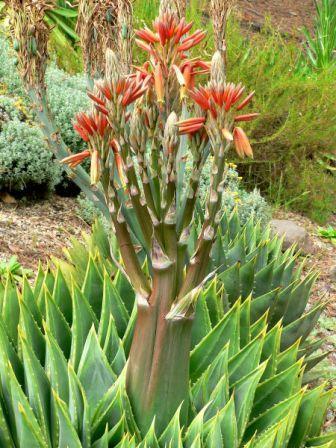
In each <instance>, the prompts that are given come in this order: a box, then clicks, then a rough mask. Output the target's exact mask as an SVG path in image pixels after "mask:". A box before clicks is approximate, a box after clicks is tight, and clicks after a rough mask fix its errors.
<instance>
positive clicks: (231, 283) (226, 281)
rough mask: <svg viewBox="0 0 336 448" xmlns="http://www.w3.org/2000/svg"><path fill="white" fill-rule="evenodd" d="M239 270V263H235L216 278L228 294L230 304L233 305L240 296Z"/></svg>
mask: <svg viewBox="0 0 336 448" xmlns="http://www.w3.org/2000/svg"><path fill="white" fill-rule="evenodd" d="M239 270H240V264H239V263H236V264H235V265H233V266H231V267H230V268H228V269H227V270H226V271H224V272H222V273H221V274H219V276H218V279H219V280H220V281H221V282H222V283H223V285H224V289H225V292H226V293H227V295H228V300H229V302H230V304H231V305H233V304H234V303H235V302H236V301H237V300H238V299H239V297H240V278H239Z"/></svg>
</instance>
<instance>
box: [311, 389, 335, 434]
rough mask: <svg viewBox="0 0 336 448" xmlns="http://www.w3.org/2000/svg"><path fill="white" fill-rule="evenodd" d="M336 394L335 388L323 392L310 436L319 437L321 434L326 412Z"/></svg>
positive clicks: (318, 402)
mask: <svg viewBox="0 0 336 448" xmlns="http://www.w3.org/2000/svg"><path fill="white" fill-rule="evenodd" d="M334 394H335V389H330V390H327V391H325V392H323V393H321V395H320V397H319V399H318V401H317V403H316V405H315V409H314V415H313V418H312V422H311V426H310V428H309V437H317V436H319V434H320V431H321V428H322V426H323V422H324V419H325V415H326V412H327V410H328V406H329V404H330V401H331V399H332V397H333V396H334Z"/></svg>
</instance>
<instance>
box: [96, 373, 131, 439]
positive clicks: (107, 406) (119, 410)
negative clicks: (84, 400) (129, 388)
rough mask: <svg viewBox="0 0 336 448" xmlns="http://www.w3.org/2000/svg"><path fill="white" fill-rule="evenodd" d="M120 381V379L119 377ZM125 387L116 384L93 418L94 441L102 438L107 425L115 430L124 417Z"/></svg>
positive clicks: (105, 396)
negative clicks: (123, 397)
mask: <svg viewBox="0 0 336 448" xmlns="http://www.w3.org/2000/svg"><path fill="white" fill-rule="evenodd" d="M119 379H120V377H119ZM122 396H123V385H121V384H120V383H119V382H115V383H114V384H113V385H112V387H110V389H109V390H108V391H107V392H106V393H105V395H104V397H103V398H102V399H101V401H100V403H99V404H98V406H97V408H96V410H95V412H94V414H93V416H92V431H91V433H92V434H93V436H94V439H97V438H99V437H101V436H102V435H103V433H104V431H105V428H106V425H108V427H109V428H113V427H114V426H115V425H116V424H117V423H118V422H119V420H120V419H121V417H122V416H123V415H124V402H123V399H122Z"/></svg>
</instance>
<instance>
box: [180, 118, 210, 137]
mask: <svg viewBox="0 0 336 448" xmlns="http://www.w3.org/2000/svg"><path fill="white" fill-rule="evenodd" d="M204 123H205V117H195V118H187V119H186V120H183V121H179V122H178V123H177V126H178V129H179V134H180V135H186V134H187V135H192V134H195V133H196V132H198V131H199V130H200V129H202V128H203V126H204Z"/></svg>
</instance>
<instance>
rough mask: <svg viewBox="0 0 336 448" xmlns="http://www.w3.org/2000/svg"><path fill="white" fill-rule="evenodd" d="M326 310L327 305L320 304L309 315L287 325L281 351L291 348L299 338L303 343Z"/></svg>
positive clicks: (283, 334) (283, 332)
mask: <svg viewBox="0 0 336 448" xmlns="http://www.w3.org/2000/svg"><path fill="white" fill-rule="evenodd" d="M324 308H325V304H318V305H316V306H315V307H314V308H313V309H312V310H311V311H309V313H307V314H304V315H303V316H302V317H300V319H298V320H296V321H295V322H292V323H291V324H289V325H287V327H285V328H284V329H283V331H282V339H281V349H282V350H285V349H286V348H288V347H290V346H291V345H293V344H294V342H295V341H296V340H297V339H299V338H301V343H302V342H303V341H304V340H305V339H306V338H307V337H308V335H309V333H310V332H311V331H312V329H313V328H314V327H315V325H316V322H317V321H318V318H319V317H320V315H321V313H322V311H323V309H324Z"/></svg>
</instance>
